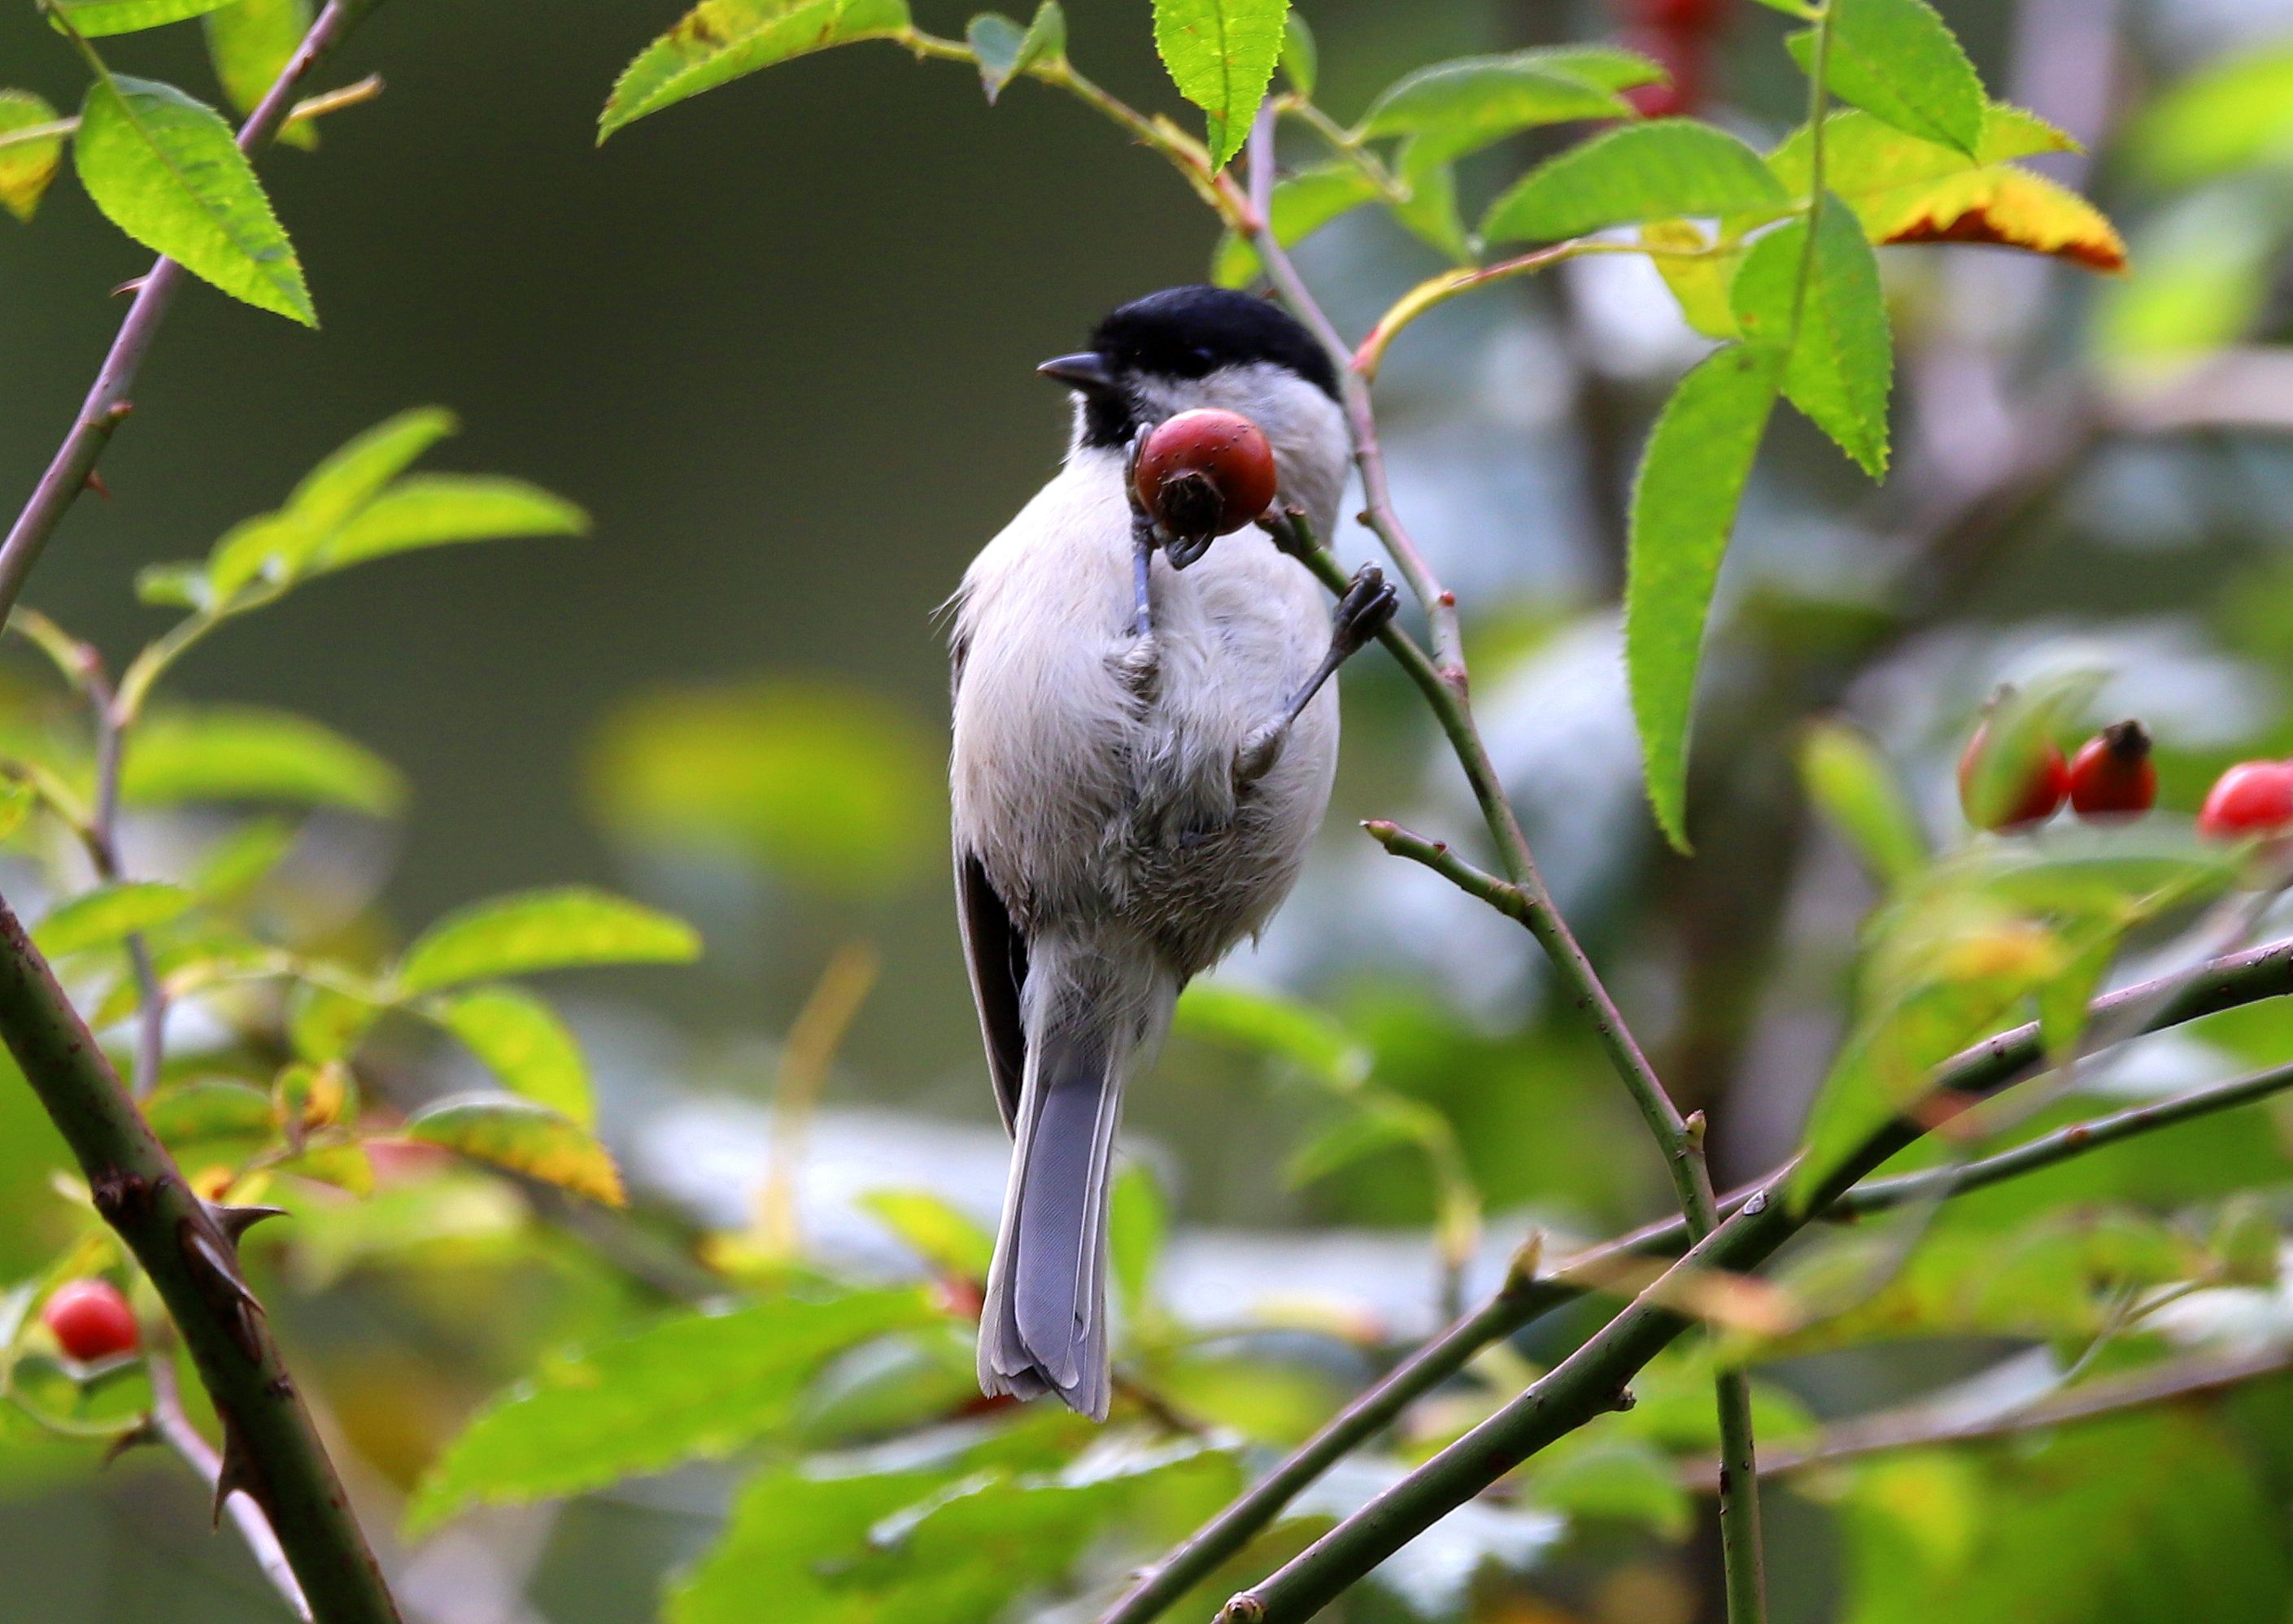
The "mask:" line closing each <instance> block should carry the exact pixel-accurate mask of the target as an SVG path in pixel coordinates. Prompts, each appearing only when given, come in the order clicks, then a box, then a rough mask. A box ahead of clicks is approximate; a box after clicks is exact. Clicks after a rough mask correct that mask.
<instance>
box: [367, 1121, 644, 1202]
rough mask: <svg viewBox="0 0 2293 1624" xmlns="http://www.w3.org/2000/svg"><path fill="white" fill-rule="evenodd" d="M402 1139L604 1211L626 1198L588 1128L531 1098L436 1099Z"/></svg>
mask: <svg viewBox="0 0 2293 1624" xmlns="http://www.w3.org/2000/svg"><path fill="white" fill-rule="evenodd" d="M406 1136H407V1137H408V1138H409V1139H412V1140H415V1141H417V1142H418V1143H423V1144H434V1145H438V1146H441V1147H442V1148H443V1149H446V1150H449V1151H455V1152H456V1153H457V1154H459V1155H463V1156H467V1157H469V1158H470V1159H472V1160H474V1161H482V1162H488V1163H490V1164H491V1165H492V1166H494V1167H497V1168H507V1169H508V1170H509V1171H511V1172H513V1173H523V1175H525V1176H527V1177H528V1178H536V1179H539V1180H540V1181H541V1182H542V1183H544V1184H555V1185H556V1186H557V1187H558V1188H559V1189H561V1190H570V1191H571V1192H573V1193H574V1194H576V1195H586V1196H587V1197H588V1198H589V1199H590V1200H594V1201H602V1202H604V1204H605V1205H606V1206H608V1207H619V1206H621V1205H622V1204H623V1203H624V1202H625V1201H626V1200H627V1199H628V1198H627V1197H626V1196H625V1195H624V1194H623V1193H622V1191H621V1175H620V1169H619V1168H616V1167H614V1166H613V1159H612V1156H610V1155H608V1154H607V1153H606V1151H605V1147H604V1145H602V1144H599V1143H597V1142H596V1139H594V1138H593V1137H591V1136H590V1134H589V1130H588V1129H587V1128H585V1127H582V1126H581V1125H580V1124H579V1123H578V1122H576V1121H574V1120H573V1119H571V1118H570V1117H564V1116H560V1115H559V1114H558V1113H557V1112H555V1111H552V1110H550V1109H549V1107H547V1105H540V1104H537V1103H534V1102H533V1101H531V1100H521V1099H516V1098H514V1097H512V1096H510V1095H482V1094H466V1095H457V1096H455V1097H454V1098H451V1099H445V1100H440V1101H438V1102H437V1103H435V1104H432V1105H425V1106H424V1107H423V1108H422V1109H421V1110H420V1111H417V1112H415V1113H414V1115H413V1116H411V1117H409V1118H408V1119H407V1122H406Z"/></svg>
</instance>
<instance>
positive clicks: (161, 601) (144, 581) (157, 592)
mask: <svg viewBox="0 0 2293 1624" xmlns="http://www.w3.org/2000/svg"><path fill="white" fill-rule="evenodd" d="M135 601H136V602H138V603H148V604H150V606H151V607H152V608H154V609H190V610H200V609H207V608H210V607H212V606H213V604H214V602H215V594H214V593H213V592H211V591H209V590H208V588H207V565H206V564H204V563H196V564H146V565H144V566H143V568H142V569H141V570H137V571H136V572H135Z"/></svg>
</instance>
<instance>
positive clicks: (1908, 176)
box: [1768, 104, 2126, 271]
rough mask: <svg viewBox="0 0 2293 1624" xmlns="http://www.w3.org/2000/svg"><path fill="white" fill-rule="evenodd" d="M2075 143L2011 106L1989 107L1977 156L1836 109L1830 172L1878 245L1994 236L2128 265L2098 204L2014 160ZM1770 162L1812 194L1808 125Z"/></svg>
mask: <svg viewBox="0 0 2293 1624" xmlns="http://www.w3.org/2000/svg"><path fill="white" fill-rule="evenodd" d="M2071 144H2073V143H2071V142H2070V138H2069V137H2068V136H2066V135H2063V134H2062V132H2061V131H2059V130H2056V129H2054V127H2053V126H2052V125H2048V124H2046V122H2045V121H2044V120H2043V119H2040V118H2038V117H2033V116H2032V115H2030V114H2028V113H2025V112H2022V110H2021V109H2016V108H2011V107H2006V106H2004V105H1996V104H1994V105H1993V106H1992V107H1991V108H1990V109H1989V111H1988V113H1987V115H1986V120H1985V123H1984V125H1983V133H1982V139H1981V142H1980V143H1978V145H1977V148H1976V151H1975V154H1974V156H1973V158H1969V157H1968V156H1967V155H1966V154H1965V153H1963V152H1959V151H1957V150H1954V149H1951V148H1949V147H1947V146H1943V145H1941V143H1939V142H1936V141H1922V140H1920V139H1919V138H1918V137H1917V136H1916V135H1910V134H1907V133H1904V132H1903V131H1901V130H1898V129H1894V128H1892V126H1890V125H1886V124H1884V123H1882V122H1881V121H1880V120H1878V119H1876V118H1874V117H1871V116H1870V115H1869V114H1868V113H1860V112H1846V113H1835V114H1833V115H1832V116H1831V117H1830V118H1829V119H1828V120H1827V122H1826V123H1825V125H1824V152H1825V160H1824V179H1825V183H1826V185H1827V187H1828V189H1829V190H1831V191H1832V192H1833V193H1835V195H1836V196H1838V197H1839V198H1841V199H1842V200H1843V201H1844V202H1845V203H1846V204H1847V206H1849V207H1850V208H1851V209H1853V210H1854V211H1855V214H1856V215H1857V217H1858V218H1859V219H1860V221H1861V222H1862V224H1863V232H1864V235H1865V236H1867V237H1868V238H1870V239H1871V240H1872V241H1873V242H1875V243H1920V242H1966V243H1989V244H1992V245H1995V246H2001V247H2012V248H2023V249H2028V250H2030V252H2032V253H2038V254H2052V255H2058V256H2060V257H2062V258H2064V259H2068V260H2071V261H2073V262H2075V263H2079V264H2083V265H2086V266H2087V267H2089V268H2090V269H2093V270H2096V271H2120V270H2123V269H2124V268H2125V264H2126V245H2125V243H2124V242H2123V241H2121V240H2120V239H2119V235H2118V231H2117V230H2116V228H2114V227H2113V226H2112V225H2111V223H2110V222H2109V221H2108V220H2107V219H2105V218H2104V217H2103V214H2102V213H2101V212H2100V211H2099V210H2097V209H2096V208H2095V207H2094V206H2093V205H2092V204H2090V203H2088V202H2086V199H2084V198H2080V197H2079V196H2078V194H2077V193H2075V192H2072V191H2069V190H2065V189H2064V188H2062V187H2060V186H2057V185H2056V184H2054V182H2052V181H2049V180H2047V179H2046V178H2045V177H2044V176H2042V175H2039V174H2033V173H2032V172H2031V171H2030V170H2027V169H2022V168H2018V167H2016V166H2014V165H2013V164H2011V163H2009V162H2007V161H2006V160H2007V159H2009V158H2018V157H2022V156H2025V155H2028V154H2030V153H2035V152H2047V151H2057V150H2061V149H2064V148H2066V147H2068V146H2070V145H2071ZM1768 162H1769V165H1770V167H1772V168H1773V169H1774V171H1775V173H1776V174H1777V176H1778V179H1780V180H1781V181H1782V182H1783V183H1784V184H1785V185H1786V186H1787V187H1789V188H1790V189H1792V190H1794V191H1795V192H1800V193H1804V192H1805V190H1807V183H1808V141H1807V132H1806V131H1805V130H1804V129H1803V130H1801V131H1799V132H1797V133H1795V134H1794V135H1793V136H1792V137H1791V138H1790V139H1789V140H1787V141H1785V142H1784V144H1783V145H1782V146H1780V147H1778V149H1776V150H1775V152H1774V153H1773V154H1771V155H1770V158H1769V159H1768Z"/></svg>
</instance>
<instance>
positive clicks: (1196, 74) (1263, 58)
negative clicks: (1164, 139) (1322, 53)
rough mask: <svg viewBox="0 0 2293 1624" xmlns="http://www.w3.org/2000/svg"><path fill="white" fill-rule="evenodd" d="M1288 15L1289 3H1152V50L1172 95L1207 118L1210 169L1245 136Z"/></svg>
mask: <svg viewBox="0 0 2293 1624" xmlns="http://www.w3.org/2000/svg"><path fill="white" fill-rule="evenodd" d="M1289 12H1290V0H1155V50H1156V51H1157V52H1158V53H1161V55H1162V58H1163V67H1165V68H1167V69H1170V72H1171V83H1173V84H1174V85H1177V86H1178V87H1179V94H1180V95H1182V96H1184V97H1185V98H1186V99H1187V101H1191V102H1193V103H1194V104H1195V106H1196V107H1198V108H1200V109H1203V113H1204V114H1205V115H1206V116H1207V117H1208V118H1209V121H1210V131H1209V139H1208V145H1209V148H1210V155H1211V167H1212V168H1214V169H1216V168H1220V167H1223V166H1225V164H1226V162H1227V160H1228V158H1232V157H1233V156H1234V155H1235V154H1236V153H1237V152H1239V151H1241V150H1242V145H1243V142H1244V141H1247V140H1249V139H1250V125H1251V121H1252V119H1253V118H1255V117H1257V116H1258V107H1259V103H1260V102H1261V101H1265V100H1266V89H1267V86H1268V85H1271V84H1272V83H1273V82H1274V64H1275V62H1276V61H1277V60H1278V59H1279V58H1280V56H1281V54H1282V39H1283V24H1284V21H1285V20H1287V18H1288V16H1289Z"/></svg>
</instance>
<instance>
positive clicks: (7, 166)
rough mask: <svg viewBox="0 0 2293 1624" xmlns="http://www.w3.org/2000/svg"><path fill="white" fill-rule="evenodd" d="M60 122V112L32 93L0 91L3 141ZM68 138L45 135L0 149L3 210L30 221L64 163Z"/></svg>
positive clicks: (0, 200)
mask: <svg viewBox="0 0 2293 1624" xmlns="http://www.w3.org/2000/svg"><path fill="white" fill-rule="evenodd" d="M56 122H58V115H57V112H56V109H54V108H53V107H50V106H49V105H48V104H47V102H46V101H45V100H43V99H42V98H41V97H38V96H36V95H34V94H33V93H31V92H30V91H28V90H0V140H4V139H5V138H6V137H7V136H8V134H9V133H11V132H12V131H16V130H28V129H33V128H36V126H38V125H44V124H54V123H56ZM63 153H64V138H63V137H62V136H61V135H60V134H59V135H43V136H40V137H37V138H36V139H32V140H26V141H11V142H9V144H7V145H5V146H0V208H5V209H6V210H7V211H8V212H9V213H10V214H13V215H15V216H16V218H17V219H19V220H23V221H29V220H30V219H31V217H32V216H33V214H36V212H37V211H38V209H39V206H40V199H41V198H43V197H44V196H45V195H46V193H47V190H48V182H51V181H53V180H54V179H55V178H56V170H57V168H58V167H59V166H61V164H62V163H63Z"/></svg>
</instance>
